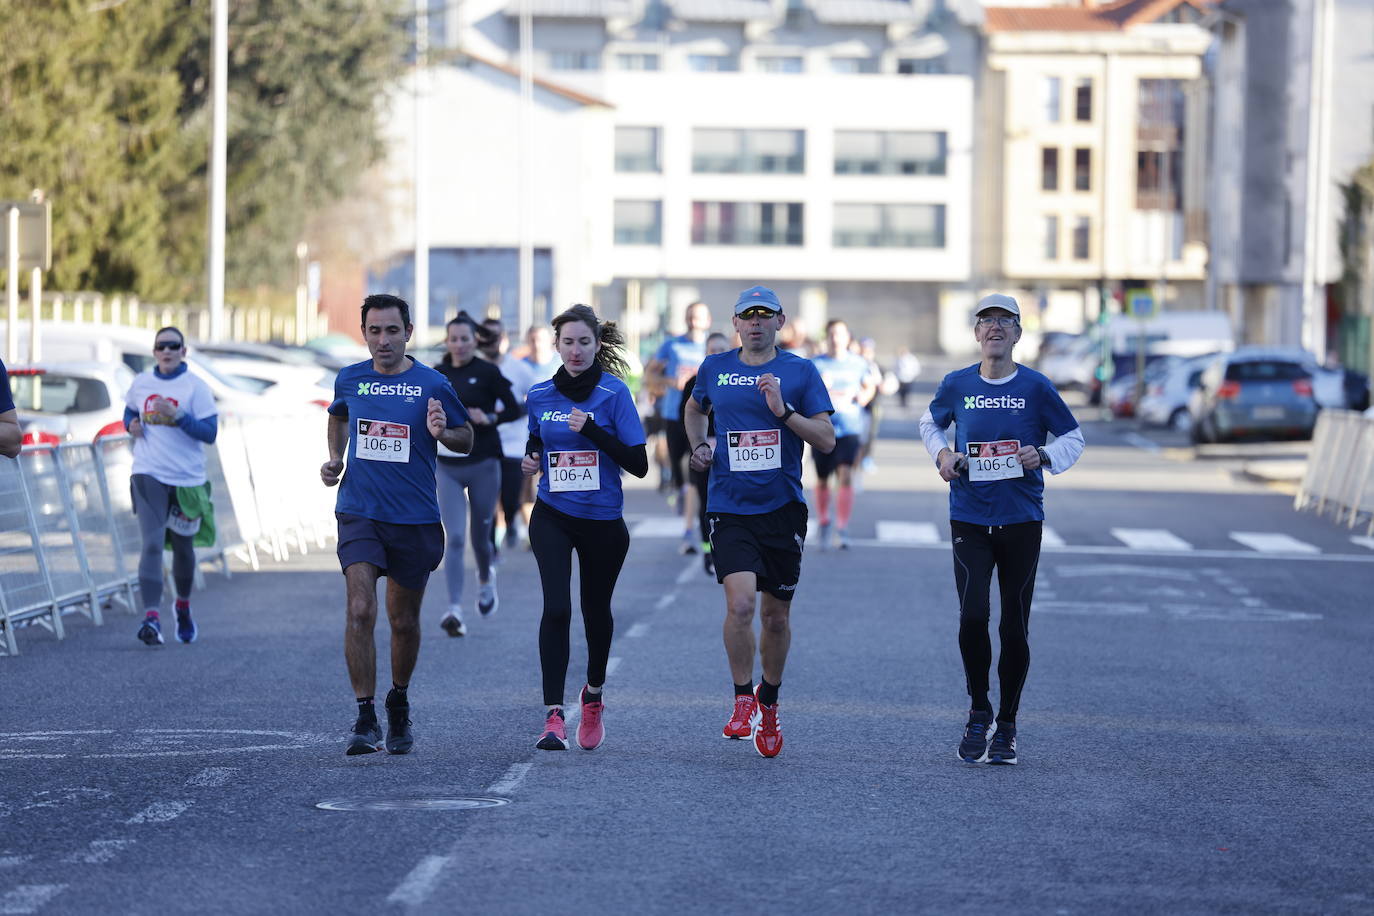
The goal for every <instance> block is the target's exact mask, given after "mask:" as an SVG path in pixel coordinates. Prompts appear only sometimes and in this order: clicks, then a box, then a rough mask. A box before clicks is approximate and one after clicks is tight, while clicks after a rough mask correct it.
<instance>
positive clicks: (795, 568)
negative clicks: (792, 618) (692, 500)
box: [706, 502, 807, 601]
mask: <svg viewBox="0 0 1374 916" xmlns="http://www.w3.org/2000/svg"><path fill="white" fill-rule="evenodd" d="M806 517H807V512H806V503H795V502H794V503H788V504H787V505H785V506H782V507H781V508H778V509H774V510H773V511H772V512H764V513H763V514H761V515H734V514H732V513H729V512H708V513H707V514H706V530H707V533H708V535H709V537H710V540H711V556H712V558H713V559H714V561H715V565H716V581H717V582H724V581H725V577H726V576H728V575H730V574H731V573H737V572H751V573H753V574H754V575H755V576H756V577H757V579H758V586H757V588H758V591H761V592H767V593H768V594H770V595H772V596H773V597H774V598H777V599H778V600H780V601H791V600H792V595H793V593H795V592H796V590H797V582H798V580H800V579H801V560H802V545H803V544H805V543H806Z"/></svg>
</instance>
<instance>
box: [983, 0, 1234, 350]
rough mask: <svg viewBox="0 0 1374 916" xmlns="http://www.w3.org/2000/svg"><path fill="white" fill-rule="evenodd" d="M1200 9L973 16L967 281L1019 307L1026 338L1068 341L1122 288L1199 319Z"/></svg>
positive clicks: (1142, 6)
mask: <svg viewBox="0 0 1374 916" xmlns="http://www.w3.org/2000/svg"><path fill="white" fill-rule="evenodd" d="M1204 10H1205V4H1203V3H1201V2H1197V0H1118V2H1113V3H1103V4H1096V3H1093V2H1091V0H1084V2H1082V3H1075V4H1069V5H1058V6H1047V5H1042V6H1036V7H1030V6H1022V7H1000V6H989V8H988V9H987V11H986V20H985V22H984V30H985V33H986V37H987V48H986V57H985V63H984V70H983V82H982V87H981V114H980V124H979V140H978V145H979V150H980V160H979V163H978V170H979V175H980V176H981V180H980V181H979V182H978V183H977V185H976V193H977V195H978V215H979V219H978V221H977V229H976V231H975V238H974V250H975V257H976V258H977V262H976V265H975V271H976V277H977V283H978V285H979V286H980V287H981V288H997V289H1002V290H1004V291H1007V292H1011V293H1013V294H1019V296H1020V297H1021V301H1022V302H1023V303H1026V304H1029V305H1030V306H1031V308H1030V309H1029V313H1030V314H1029V315H1028V316H1027V320H1026V324H1027V326H1028V327H1029V328H1032V329H1034V328H1036V327H1037V326H1039V327H1043V328H1046V329H1061V330H1069V331H1076V330H1079V329H1081V328H1082V327H1083V325H1084V324H1085V323H1087V322H1090V321H1092V320H1093V319H1095V318H1096V317H1097V315H1098V313H1099V309H1100V307H1101V303H1102V301H1103V298H1104V294H1105V297H1106V298H1107V300H1108V307H1109V308H1110V309H1113V310H1114V309H1116V308H1118V307H1119V303H1120V302H1121V301H1122V299H1123V298H1124V297H1125V295H1126V294H1127V293H1129V292H1131V291H1133V290H1146V291H1150V292H1151V293H1152V294H1153V297H1154V300H1155V301H1156V302H1161V301H1162V302H1163V304H1164V307H1165V308H1168V309H1192V308H1201V307H1203V305H1204V303H1205V295H1204V292H1205V279H1206V268H1207V246H1206V214H1205V206H1206V191H1205V187H1204V182H1205V178H1206V172H1205V168H1206V152H1207V130H1206V127H1207V107H1208V106H1207V93H1206V88H1205V84H1204V83H1203V82H1202V81H1201V79H1200V78H1201V76H1202V73H1203V69H1202V64H1203V56H1204V54H1205V53H1206V52H1207V49H1208V47H1209V45H1210V43H1211V36H1210V34H1209V33H1208V31H1207V29H1206V28H1205V27H1203V26H1202V25H1201V24H1200V23H1201V21H1202V18H1203V14H1204ZM1161 294H1162V295H1161ZM1112 301H1115V302H1116V303H1118V305H1113V304H1112Z"/></svg>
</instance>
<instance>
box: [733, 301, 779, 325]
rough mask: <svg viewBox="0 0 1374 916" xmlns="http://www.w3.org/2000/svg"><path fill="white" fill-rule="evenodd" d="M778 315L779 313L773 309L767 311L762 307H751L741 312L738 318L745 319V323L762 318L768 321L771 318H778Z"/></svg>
mask: <svg viewBox="0 0 1374 916" xmlns="http://www.w3.org/2000/svg"><path fill="white" fill-rule="evenodd" d="M777 314H778V313H777V312H775V311H773V310H772V309H766V308H764V307H763V306H761V305H751V306H749V308H747V309H745V310H744V311H742V312H740V313H739V315H738V316H737V317H739V318H743V319H744V320H745V321H751V320H753V319H755V318H762V319H763V320H765V321H767V320H768V319H769V318H775V317H777Z"/></svg>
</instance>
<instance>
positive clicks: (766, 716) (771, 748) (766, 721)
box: [754, 703, 782, 757]
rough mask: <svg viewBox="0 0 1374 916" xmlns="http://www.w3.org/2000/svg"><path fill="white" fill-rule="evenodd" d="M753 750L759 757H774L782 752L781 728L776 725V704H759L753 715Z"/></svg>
mask: <svg viewBox="0 0 1374 916" xmlns="http://www.w3.org/2000/svg"><path fill="white" fill-rule="evenodd" d="M754 750H756V751H758V752H759V756H760V757H776V756H778V752H779V751H781V750H782V726H781V725H779V724H778V704H776V703H774V704H773V705H772V706H765V705H763V704H762V703H760V704H759V711H758V712H757V713H756V714H755V715H754Z"/></svg>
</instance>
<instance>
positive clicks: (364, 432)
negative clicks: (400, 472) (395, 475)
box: [353, 419, 410, 464]
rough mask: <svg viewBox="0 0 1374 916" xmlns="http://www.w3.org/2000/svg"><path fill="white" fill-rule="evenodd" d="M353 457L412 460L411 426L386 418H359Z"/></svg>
mask: <svg viewBox="0 0 1374 916" xmlns="http://www.w3.org/2000/svg"><path fill="white" fill-rule="evenodd" d="M353 457H355V458H362V459H364V460H365V461H394V462H397V463H399V464H405V463H406V462H408V461H410V427H409V426H407V425H406V424H404V423H390V422H388V421H386V420H362V419H360V420H358V438H357V440H356V444H355V445H354V448H353Z"/></svg>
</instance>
